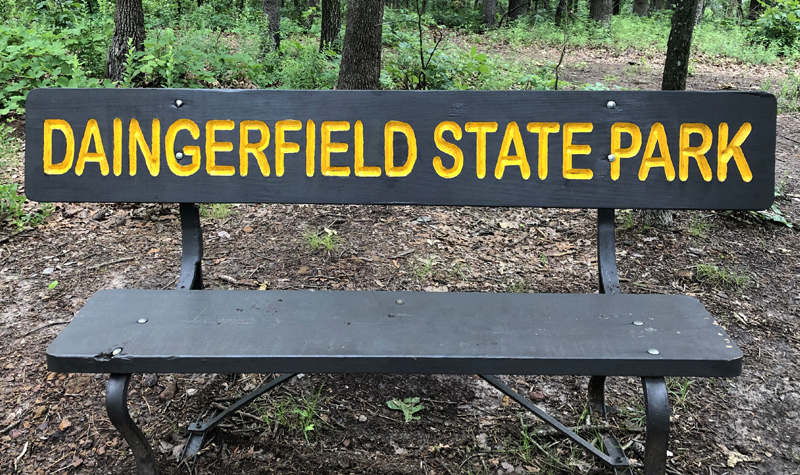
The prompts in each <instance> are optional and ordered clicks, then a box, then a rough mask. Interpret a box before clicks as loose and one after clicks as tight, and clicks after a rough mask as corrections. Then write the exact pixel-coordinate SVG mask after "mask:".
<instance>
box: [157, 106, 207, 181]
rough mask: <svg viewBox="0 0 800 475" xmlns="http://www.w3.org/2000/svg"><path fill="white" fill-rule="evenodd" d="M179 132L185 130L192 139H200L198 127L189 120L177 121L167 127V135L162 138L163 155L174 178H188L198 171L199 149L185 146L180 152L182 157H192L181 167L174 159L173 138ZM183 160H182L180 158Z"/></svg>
mask: <svg viewBox="0 0 800 475" xmlns="http://www.w3.org/2000/svg"><path fill="white" fill-rule="evenodd" d="M181 130H187V131H189V133H190V134H191V135H192V138H193V139H195V140H197V139H198V137H200V127H198V126H197V124H195V123H194V122H193V121H191V120H189V119H178V120H176V121H175V122H173V123H172V125H170V126H169V129H167V135H166V137H164V150H165V153H164V155H165V156H166V159H167V166H168V167H169V169H170V171H171V172H172V173H174V174H175V175H176V176H190V175H193V174H195V173H197V170H199V169H200V147H199V146H197V145H186V146H184V147H183V150H181V153H182V154H183V156H186V155H188V156H190V157H192V162H191V163H189V164H187V165H181V164H179V163H178V160H177V159H176V158H175V137H176V136H177V135H178V132H179V131H181ZM181 160H183V158H181Z"/></svg>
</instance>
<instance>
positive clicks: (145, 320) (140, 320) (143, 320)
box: [136, 318, 147, 323]
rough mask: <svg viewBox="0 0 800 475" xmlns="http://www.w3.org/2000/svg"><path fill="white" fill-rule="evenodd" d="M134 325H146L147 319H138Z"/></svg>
mask: <svg viewBox="0 0 800 475" xmlns="http://www.w3.org/2000/svg"><path fill="white" fill-rule="evenodd" d="M136 323H147V319H146V318H140V319H139V320H136Z"/></svg>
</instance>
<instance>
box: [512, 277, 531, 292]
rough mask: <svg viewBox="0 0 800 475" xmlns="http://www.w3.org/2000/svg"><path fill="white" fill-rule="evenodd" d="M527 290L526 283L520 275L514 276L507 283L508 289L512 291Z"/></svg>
mask: <svg viewBox="0 0 800 475" xmlns="http://www.w3.org/2000/svg"><path fill="white" fill-rule="evenodd" d="M527 290H528V285H527V284H526V283H525V279H523V278H521V277H515V278H513V279H511V281H510V282H509V283H508V291H509V292H513V293H517V294H519V293H523V292H526V291H527Z"/></svg>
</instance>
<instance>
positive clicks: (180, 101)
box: [175, 99, 183, 109]
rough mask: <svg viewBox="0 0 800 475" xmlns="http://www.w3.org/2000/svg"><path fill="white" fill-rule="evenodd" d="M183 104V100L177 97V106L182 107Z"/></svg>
mask: <svg viewBox="0 0 800 475" xmlns="http://www.w3.org/2000/svg"><path fill="white" fill-rule="evenodd" d="M182 106H183V101H182V100H180V99H175V107H177V108H178V109H180V108H181V107H182Z"/></svg>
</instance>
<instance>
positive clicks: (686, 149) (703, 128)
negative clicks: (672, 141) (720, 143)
mask: <svg viewBox="0 0 800 475" xmlns="http://www.w3.org/2000/svg"><path fill="white" fill-rule="evenodd" d="M692 134H700V135H701V136H702V137H703V143H701V144H700V146H699V147H690V146H689V143H690V141H691V136H692ZM712 138H713V134H712V132H711V128H710V127H709V126H707V125H706V124H681V139H680V151H681V152H680V156H679V157H678V176H679V177H680V179H681V181H686V180H688V179H689V157H694V159H695V161H696V162H697V166H698V167H699V168H700V173H701V174H702V175H703V180H705V181H711V178H712V177H713V176H714V174H713V173H712V172H711V167H710V166H708V160H706V156H705V153H706V152H708V151H709V150H710V149H711V139H712Z"/></svg>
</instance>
